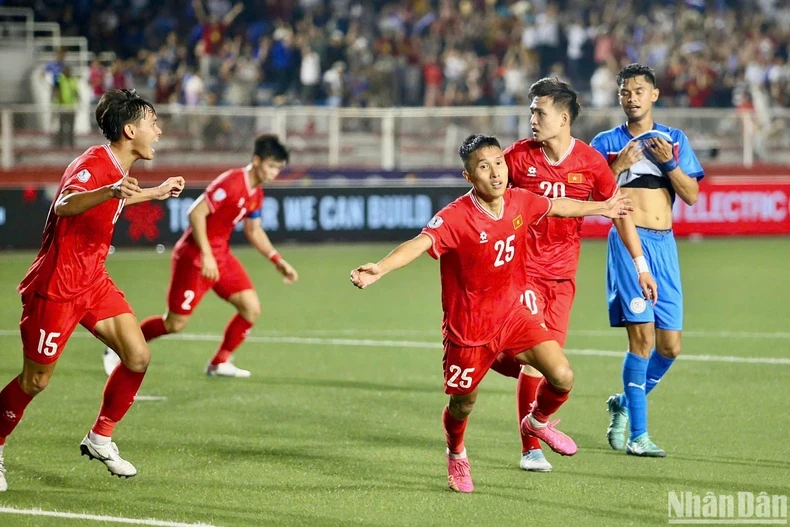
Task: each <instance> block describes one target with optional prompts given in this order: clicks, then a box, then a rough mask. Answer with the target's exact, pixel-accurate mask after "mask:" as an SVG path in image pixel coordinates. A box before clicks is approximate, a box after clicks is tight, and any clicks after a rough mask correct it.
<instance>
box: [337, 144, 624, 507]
mask: <svg viewBox="0 0 790 527" xmlns="http://www.w3.org/2000/svg"><path fill="white" fill-rule="evenodd" d="M459 154H460V156H461V159H462V160H463V162H464V173H463V174H464V177H465V178H466V180H467V181H469V182H470V183H471V184H472V185H473V188H472V190H470V191H469V192H468V193H467V194H465V195H463V196H462V197H460V198H458V199H457V200H455V201H453V202H452V203H450V204H449V205H448V206H446V207H445V208H443V209H442V210H441V211H439V213H438V214H436V216H434V218H433V219H432V220H431V221H430V222H429V223H428V226H427V227H426V228H424V229H423V230H422V232H421V233H420V234H419V235H418V236H417V237H416V238H413V239H412V240H409V241H407V242H405V243H403V244H402V245H400V246H399V247H397V248H396V249H395V250H394V251H392V252H391V253H390V254H389V255H388V256H387V257H385V258H384V259H383V260H381V261H380V262H379V263H377V264H374V263H368V264H365V265H363V266H361V267H358V268H356V269H354V270H353V271H351V282H352V283H353V284H354V285H355V286H357V287H359V288H360V289H364V288H366V287H368V286H369V285H371V284H373V283H375V282H376V281H378V280H379V279H380V278H381V277H383V276H384V275H386V274H387V273H389V272H392V271H395V270H396V269H400V268H401V267H403V266H405V265H407V264H409V263H411V262H412V261H413V260H415V259H416V258H417V257H418V256H420V255H421V254H422V253H424V252H426V251H427V252H428V254H430V255H431V257H432V258H438V259H439V263H440V274H441V282H442V309H443V311H444V317H443V320H442V332H443V334H444V359H443V365H444V386H445V393H447V394H449V395H450V402H449V404H448V405H447V407H446V408H445V409H444V411H443V413H442V421H443V425H444V430H445V436H446V440H447V472H448V480H447V481H448V485H449V487H450V488H451V489H452V490H454V491H457V492H472V491H473V490H474V485H473V484H472V477H471V475H470V468H469V460H468V459H467V455H466V449H465V448H464V431H465V430H466V423H467V417H468V416H469V414H470V412H471V411H472V407H473V406H474V403H475V401H476V399H477V386H478V384H479V383H480V381H481V380H483V377H484V376H485V374H486V372H487V371H488V370H489V368H491V366H492V363H493V362H494V361H495V359H496V358H497V356H498V354H500V353H504V354H505V355H507V356H508V357H510V358H511V359H513V358H515V359H516V360H517V361H518V362H520V363H529V364H531V365H533V366H534V367H535V368H537V370H538V371H540V372H541V373H542V374H543V375H545V376H546V378H545V379H544V380H543V381H542V382H541V383H540V386H539V387H538V395H537V404H536V405H535V408H534V409H533V410H532V412H531V413H529V414H528V415H527V416H525V418H524V420H523V421H522V422H521V428H522V430H523V431H524V433H526V434H529V435H533V436H535V437H537V438H539V439H541V440H543V441H544V442H545V443H546V444H548V445H549V446H550V447H551V448H552V449H553V450H554V451H556V452H558V453H560V454H563V455H568V456H570V455H573V454H575V453H576V444H575V443H574V442H573V440H572V439H571V438H569V437H568V436H566V435H565V434H563V433H562V432H560V431H558V430H557V429H556V428H555V427H554V425H555V424H556V422H555V423H549V417H550V416H551V415H552V414H553V413H554V412H556V411H557V409H558V408H559V407H560V406H561V405H562V404H563V403H564V402H565V401H566V400H567V399H568V393H569V391H570V389H571V387H572V385H573V371H572V370H571V367H570V364H569V363H568V360H567V358H566V357H565V354H564V353H563V351H562V348H561V347H560V346H559V344H558V343H557V342H556V341H555V340H553V337H552V336H551V334H550V332H549V331H548V330H547V329H546V326H545V324H544V322H543V314H542V313H541V309H540V306H539V305H537V304H536V303H535V302H534V301H533V299H531V298H529V297H528V296H527V297H526V298H524V300H523V301H524V303H523V304H522V303H521V302H520V300H519V296H521V297H524V296H525V295H524V291H525V286H526V262H525V259H526V258H527V255H528V253H531V252H532V251H534V247H529V248H528V246H530V245H532V244H534V239H533V238H532V237H531V236H530V233H529V228H528V227H529V226H530V225H534V224H538V223H540V222H541V221H543V218H544V216H547V215H548V216H562V217H579V216H589V215H604V216H607V217H610V218H617V217H621V216H624V215H626V214H628V212H629V211H630V207H629V206H628V199H627V198H626V197H625V196H624V195H622V194H620V193H619V192H615V193H614V195H613V196H612V197H611V198H610V199H609V200H608V201H605V202H581V201H574V200H569V199H555V200H550V199H548V198H546V197H539V196H536V195H535V194H533V193H532V192H528V191H524V190H520V189H508V188H507V183H508V167H507V164H506V163H505V157H504V154H503V152H502V149H501V148H500V145H499V142H498V141H497V140H496V138H494V137H491V136H485V135H472V136H469V137H468V138H467V139H466V140H465V141H464V143H463V145H461V148H460V149H459Z"/></svg>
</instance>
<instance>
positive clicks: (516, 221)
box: [513, 214, 524, 229]
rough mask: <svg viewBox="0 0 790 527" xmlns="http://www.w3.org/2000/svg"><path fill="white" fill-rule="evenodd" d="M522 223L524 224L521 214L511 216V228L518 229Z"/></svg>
mask: <svg viewBox="0 0 790 527" xmlns="http://www.w3.org/2000/svg"><path fill="white" fill-rule="evenodd" d="M522 225H524V220H523V219H522V218H521V214H519V215H518V216H516V217H515V218H513V228H514V229H518V228H519V227H521V226H522Z"/></svg>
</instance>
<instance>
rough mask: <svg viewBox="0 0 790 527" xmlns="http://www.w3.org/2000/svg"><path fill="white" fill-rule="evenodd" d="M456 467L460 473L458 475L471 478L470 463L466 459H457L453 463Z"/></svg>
mask: <svg viewBox="0 0 790 527" xmlns="http://www.w3.org/2000/svg"><path fill="white" fill-rule="evenodd" d="M453 464H454V465H455V469H456V470H457V471H458V475H459V476H461V477H464V478H466V477H469V468H470V467H469V461H468V460H466V459H456V460H455V461H454V463H453Z"/></svg>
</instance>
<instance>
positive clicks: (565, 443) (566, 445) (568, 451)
mask: <svg viewBox="0 0 790 527" xmlns="http://www.w3.org/2000/svg"><path fill="white" fill-rule="evenodd" d="M536 422H537V421H535V420H534V418H533V417H532V414H531V413H530V414H529V415H527V416H526V417H525V418H524V419H522V421H521V432H522V433H523V434H528V435H531V436H535V437H537V438H538V439H540V440H541V441H543V442H544V443H546V444H547V445H549V448H551V449H552V450H553V451H555V452H556V453H558V454H560V455H563V456H572V455H573V454H575V453H576V451H577V450H579V448H578V447H577V446H576V443H574V441H573V439H571V438H570V437H568V436H567V435H565V434H563V433H562V432H560V431H559V430H557V429H556V428H554V427H555V426H556V425H557V423H559V422H560V420H559V419H557V420H556V421H554V422H553V423H546V426H542V427H537V426H535V424H534V423H536Z"/></svg>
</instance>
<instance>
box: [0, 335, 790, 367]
mask: <svg viewBox="0 0 790 527" xmlns="http://www.w3.org/2000/svg"><path fill="white" fill-rule="evenodd" d="M9 335H17V332H16V331H12V330H7V329H3V330H0V336H9ZM72 336H73V337H83V338H84V337H89V338H93V335H91V334H90V333H87V332H78V333H74V335H72ZM163 338H165V339H170V340H184V341H203V342H220V341H221V340H222V335H211V334H200V333H179V334H176V335H168V336H166V337H163ZM246 340H247V342H257V343H262V344H303V345H310V346H349V347H351V346H353V347H368V348H417V349H436V350H439V349H442V344H441V342H439V341H438V339H437V340H436V341H425V340H378V339H353V338H321V337H296V336H288V335H283V336H270V337H266V336H259V335H250V336H248V337H247V339H246ZM565 353H566V354H568V355H585V356H590V357H615V358H619V359H622V357H623V353H625V352H624V350H619V351H618V350H600V349H573V348H570V349H566V350H565ZM679 358H680V359H682V360H684V361H694V362H723V363H727V362H730V363H732V362H737V363H742V364H778V365H787V366H790V358H780V357H730V356H719V355H693V354H690V353H686V354H683V355H681V356H680V357H679Z"/></svg>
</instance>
